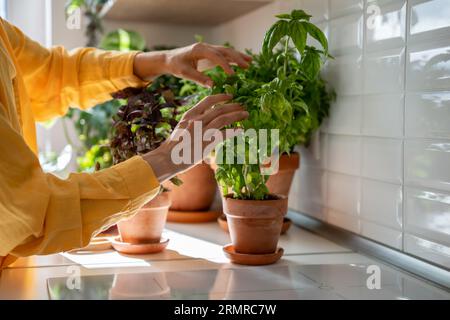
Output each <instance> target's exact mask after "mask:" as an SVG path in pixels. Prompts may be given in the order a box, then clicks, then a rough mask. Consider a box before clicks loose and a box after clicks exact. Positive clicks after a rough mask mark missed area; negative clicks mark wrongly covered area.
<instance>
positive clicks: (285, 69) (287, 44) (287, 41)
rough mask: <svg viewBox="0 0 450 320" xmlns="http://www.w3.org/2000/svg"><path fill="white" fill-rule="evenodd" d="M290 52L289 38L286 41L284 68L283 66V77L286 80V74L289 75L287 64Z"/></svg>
mask: <svg viewBox="0 0 450 320" xmlns="http://www.w3.org/2000/svg"><path fill="white" fill-rule="evenodd" d="M288 50H289V37H287V39H286V43H285V44H284V66H283V75H284V78H286V74H287V63H288V58H287V55H288Z"/></svg>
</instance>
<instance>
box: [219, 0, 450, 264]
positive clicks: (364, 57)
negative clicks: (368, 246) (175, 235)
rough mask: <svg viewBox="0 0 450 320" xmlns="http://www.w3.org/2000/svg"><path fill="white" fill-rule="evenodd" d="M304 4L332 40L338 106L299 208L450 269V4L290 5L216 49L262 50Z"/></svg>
mask: <svg viewBox="0 0 450 320" xmlns="http://www.w3.org/2000/svg"><path fill="white" fill-rule="evenodd" d="M299 7H300V8H303V9H304V10H305V11H307V12H309V13H310V14H312V15H313V18H312V21H313V22H314V23H316V24H317V25H318V26H319V27H320V28H321V29H322V30H323V31H324V32H325V34H326V35H327V37H328V39H329V43H330V52H331V54H332V55H333V56H335V60H332V61H329V62H328V63H327V64H326V66H325V70H324V71H323V75H324V77H325V78H326V79H327V80H328V82H329V83H330V84H331V85H332V86H333V87H334V88H335V90H336V93H337V95H338V99H337V101H336V102H335V103H334V104H333V106H332V110H331V112H330V118H329V119H328V120H327V121H325V123H324V124H323V126H322V129H321V134H320V145H319V146H317V145H316V144H315V143H313V144H312V145H313V148H309V149H305V148H300V153H301V155H302V160H301V166H300V170H299V171H298V172H297V174H296V176H295V179H294V184H293V187H292V191H291V195H290V199H289V205H290V207H291V208H292V209H294V210H298V211H300V212H303V213H306V214H309V215H311V216H314V217H316V218H319V219H322V220H324V221H326V222H328V223H332V224H335V225H337V226H339V227H341V228H344V229H347V230H350V231H352V232H356V233H359V234H361V235H363V236H365V237H368V238H371V239H373V240H375V241H378V242H381V243H383V244H385V245H387V246H390V247H394V248H397V249H399V250H404V251H406V252H407V253H409V254H412V255H415V256H418V257H420V258H422V259H426V260H429V261H432V262H434V263H437V264H440V265H443V266H446V267H449V268H450V200H449V199H450V37H449V34H450V0H278V1H276V5H271V6H270V7H269V6H267V7H265V8H264V9H261V10H260V12H256V13H251V14H249V15H247V16H243V17H240V18H238V19H236V20H235V21H233V22H231V23H228V24H227V25H225V26H221V27H220V28H219V31H227V32H216V34H218V35H223V36H224V37H221V38H220V37H219V38H217V39H216V42H218V43H221V42H224V41H226V40H230V41H231V42H232V43H233V44H235V45H236V47H237V48H239V49H244V48H245V47H252V48H256V47H257V45H256V44H259V43H260V41H261V39H262V36H263V32H264V30H265V28H263V27H265V26H267V24H268V23H270V22H271V20H270V19H269V17H271V16H273V15H274V14H277V13H280V12H281V11H283V12H284V11H288V10H291V9H292V8H299ZM378 9H379V10H378ZM377 12H379V15H377V14H376V13H377ZM249 25H251V26H252V28H248V26H249ZM225 36H226V37H225ZM228 37H231V39H230V38H228ZM310 44H311V45H317V42H315V41H311V42H310Z"/></svg>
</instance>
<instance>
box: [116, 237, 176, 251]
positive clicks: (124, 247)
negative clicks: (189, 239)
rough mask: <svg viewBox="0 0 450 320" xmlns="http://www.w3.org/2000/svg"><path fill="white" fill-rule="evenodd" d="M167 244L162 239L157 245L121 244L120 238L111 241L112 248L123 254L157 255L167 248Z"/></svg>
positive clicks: (167, 241) (167, 240)
mask: <svg viewBox="0 0 450 320" xmlns="http://www.w3.org/2000/svg"><path fill="white" fill-rule="evenodd" d="M168 243H169V239H164V238H161V241H160V242H157V243H142V244H133V243H127V242H122V240H120V237H115V238H112V239H111V244H112V247H113V248H114V249H115V250H116V251H118V252H120V253H125V254H148V253H158V252H161V251H163V250H164V249H165V248H166V247H167V244H168Z"/></svg>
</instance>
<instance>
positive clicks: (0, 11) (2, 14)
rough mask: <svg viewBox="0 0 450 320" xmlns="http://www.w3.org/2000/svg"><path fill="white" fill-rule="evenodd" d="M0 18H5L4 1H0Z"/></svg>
mask: <svg viewBox="0 0 450 320" xmlns="http://www.w3.org/2000/svg"><path fill="white" fill-rule="evenodd" d="M0 17H2V18H6V0H0Z"/></svg>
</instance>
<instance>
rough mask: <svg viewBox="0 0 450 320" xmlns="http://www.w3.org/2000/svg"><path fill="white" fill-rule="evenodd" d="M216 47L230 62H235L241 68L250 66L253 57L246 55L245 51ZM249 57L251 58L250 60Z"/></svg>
mask: <svg viewBox="0 0 450 320" xmlns="http://www.w3.org/2000/svg"><path fill="white" fill-rule="evenodd" d="M216 49H217V50H218V51H220V52H221V53H222V54H223V55H224V56H225V57H226V58H227V59H228V61H229V62H230V63H235V64H237V65H238V66H239V67H241V68H248V66H249V62H250V61H251V57H249V56H247V55H244V54H243V53H240V52H238V51H236V50H234V49H232V48H226V47H216ZM248 58H249V59H250V60H248Z"/></svg>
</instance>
